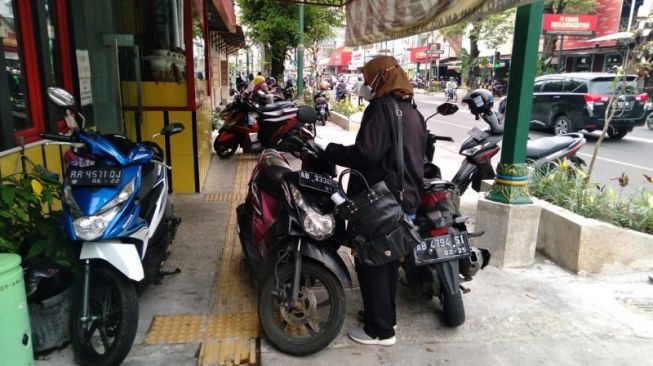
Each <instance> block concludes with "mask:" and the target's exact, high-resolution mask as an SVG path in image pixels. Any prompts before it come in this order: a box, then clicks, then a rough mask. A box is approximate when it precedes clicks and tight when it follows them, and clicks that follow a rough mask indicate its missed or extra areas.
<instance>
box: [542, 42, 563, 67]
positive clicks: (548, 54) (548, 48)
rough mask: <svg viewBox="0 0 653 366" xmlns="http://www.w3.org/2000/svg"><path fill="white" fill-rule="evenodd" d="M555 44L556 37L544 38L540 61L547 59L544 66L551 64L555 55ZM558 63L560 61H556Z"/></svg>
mask: <svg viewBox="0 0 653 366" xmlns="http://www.w3.org/2000/svg"><path fill="white" fill-rule="evenodd" d="M557 44H558V37H557V36H544V44H543V45H542V61H546V60H547V59H549V60H548V62H547V63H546V66H549V65H550V64H551V59H553V55H555V51H556V45H557ZM558 62H560V60H558Z"/></svg>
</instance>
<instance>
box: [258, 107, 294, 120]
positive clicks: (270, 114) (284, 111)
mask: <svg viewBox="0 0 653 366" xmlns="http://www.w3.org/2000/svg"><path fill="white" fill-rule="evenodd" d="M298 109H299V108H297V107H291V108H283V109H277V110H274V111H269V112H263V113H262V115H263V118H266V117H281V116H283V115H284V114H295V113H297V110H298Z"/></svg>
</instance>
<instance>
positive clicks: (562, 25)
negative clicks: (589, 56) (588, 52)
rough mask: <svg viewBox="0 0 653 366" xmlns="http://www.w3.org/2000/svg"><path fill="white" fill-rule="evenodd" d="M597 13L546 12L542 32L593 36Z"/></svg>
mask: <svg viewBox="0 0 653 366" xmlns="http://www.w3.org/2000/svg"><path fill="white" fill-rule="evenodd" d="M597 19H598V18H597V16H596V15H580V14H544V21H543V24H542V32H543V33H545V34H564V35H572V36H593V35H594V34H595V33H596V25H597V22H598V21H597Z"/></svg>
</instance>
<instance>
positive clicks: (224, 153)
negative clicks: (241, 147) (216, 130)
mask: <svg viewBox="0 0 653 366" xmlns="http://www.w3.org/2000/svg"><path fill="white" fill-rule="evenodd" d="M218 137H219V136H218ZM213 150H215V153H216V154H218V156H219V157H220V159H228V158H229V157H231V155H233V154H234V153H236V150H238V142H236V141H234V140H230V141H225V142H221V141H218V138H216V139H215V142H214V143H213Z"/></svg>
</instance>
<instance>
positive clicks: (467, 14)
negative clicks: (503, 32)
mask: <svg viewBox="0 0 653 366" xmlns="http://www.w3.org/2000/svg"><path fill="white" fill-rule="evenodd" d="M534 1H535V0H350V1H349V2H347V5H346V7H347V12H346V13H347V30H346V34H345V44H346V45H347V46H350V47H351V46H360V45H364V44H370V43H376V42H381V41H387V40H391V39H397V38H403V37H408V36H411V35H413V34H419V33H424V32H428V31H431V30H434V29H439V28H444V27H447V26H450V25H454V24H456V23H460V22H468V21H470V20H472V19H478V18H481V17H484V16H486V15H488V14H493V13H499V12H502V11H504V10H507V9H509V8H513V7H516V6H520V5H524V4H528V3H532V2H534Z"/></svg>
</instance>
